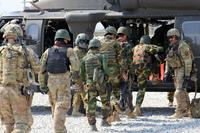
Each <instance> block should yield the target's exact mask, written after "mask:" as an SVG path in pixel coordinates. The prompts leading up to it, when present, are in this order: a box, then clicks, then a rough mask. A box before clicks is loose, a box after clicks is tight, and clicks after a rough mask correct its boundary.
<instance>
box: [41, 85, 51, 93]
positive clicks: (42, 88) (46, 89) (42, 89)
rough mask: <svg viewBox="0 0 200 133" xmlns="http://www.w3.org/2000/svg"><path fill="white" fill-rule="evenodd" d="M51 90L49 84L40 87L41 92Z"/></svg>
mask: <svg viewBox="0 0 200 133" xmlns="http://www.w3.org/2000/svg"><path fill="white" fill-rule="evenodd" d="M48 91H49V88H48V87H47V86H44V87H40V92H41V93H42V94H47V93H48Z"/></svg>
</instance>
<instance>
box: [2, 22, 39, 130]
mask: <svg viewBox="0 0 200 133" xmlns="http://www.w3.org/2000/svg"><path fill="white" fill-rule="evenodd" d="M22 36H23V32H22V29H21V28H20V26H19V25H16V24H8V25H7V26H6V27H4V34H3V38H4V39H5V42H6V43H5V45H4V46H2V47H0V118H1V121H2V124H3V125H4V126H5V130H4V132H5V133H11V132H13V133H14V132H15V133H28V132H30V130H31V126H32V123H33V118H32V114H31V109H30V106H31V100H32V96H31V95H30V94H29V93H28V87H29V86H30V83H29V81H28V77H27V71H28V66H31V69H32V70H33V72H34V73H38V72H39V67H40V63H39V58H38V57H37V55H36V54H35V53H34V52H33V51H32V50H31V49H30V48H28V47H26V46H23V45H22V44H20V43H19V42H20V41H19V40H20V38H21V37H22ZM17 40H18V41H17Z"/></svg>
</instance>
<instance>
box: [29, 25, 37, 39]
mask: <svg viewBox="0 0 200 133" xmlns="http://www.w3.org/2000/svg"><path fill="white" fill-rule="evenodd" d="M27 36H28V37H31V39H32V40H34V41H37V40H39V26H38V25H37V24H32V25H29V27H28V28H27Z"/></svg>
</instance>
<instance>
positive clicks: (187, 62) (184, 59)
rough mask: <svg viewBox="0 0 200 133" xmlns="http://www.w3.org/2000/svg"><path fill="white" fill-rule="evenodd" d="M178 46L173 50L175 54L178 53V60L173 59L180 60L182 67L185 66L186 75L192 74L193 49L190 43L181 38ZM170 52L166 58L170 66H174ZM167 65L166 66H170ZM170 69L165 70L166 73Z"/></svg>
mask: <svg viewBox="0 0 200 133" xmlns="http://www.w3.org/2000/svg"><path fill="white" fill-rule="evenodd" d="M177 45H178V48H177V50H176V49H173V47H172V49H171V50H173V51H175V53H174V54H173V56H176V55H177V58H176V60H177V61H176V60H174V61H172V62H180V64H181V67H184V75H185V76H190V73H191V71H192V61H193V58H194V56H193V52H192V50H191V47H190V45H188V44H187V43H186V42H185V41H183V40H180V41H179V42H178V43H177ZM169 54H170V53H168V55H167V58H166V64H167V65H169V67H172V66H171V65H170V64H171V62H170V60H169V56H170V55H169ZM169 67H166V68H169ZM167 71H168V70H166V71H165V73H167Z"/></svg>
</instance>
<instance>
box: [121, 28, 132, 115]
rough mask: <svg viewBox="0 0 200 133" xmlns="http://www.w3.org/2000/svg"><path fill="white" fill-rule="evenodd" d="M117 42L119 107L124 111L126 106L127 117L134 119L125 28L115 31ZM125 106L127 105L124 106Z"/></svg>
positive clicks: (130, 60)
mask: <svg viewBox="0 0 200 133" xmlns="http://www.w3.org/2000/svg"><path fill="white" fill-rule="evenodd" d="M117 36H118V39H117V40H118V41H119V42H120V47H121V50H120V55H121V60H120V66H121V72H120V73H121V79H120V106H121V107H122V108H123V109H124V108H126V107H125V106H128V109H127V113H126V114H127V116H128V117H129V118H135V117H136V115H135V114H134V113H133V103H132V99H133V96H132V91H131V85H132V82H134V81H133V80H134V79H133V77H134V70H133V67H132V57H133V53H132V51H131V50H132V45H131V44H130V42H128V37H129V31H128V28H126V27H119V29H118V30H117ZM126 104H127V105H126Z"/></svg>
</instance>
